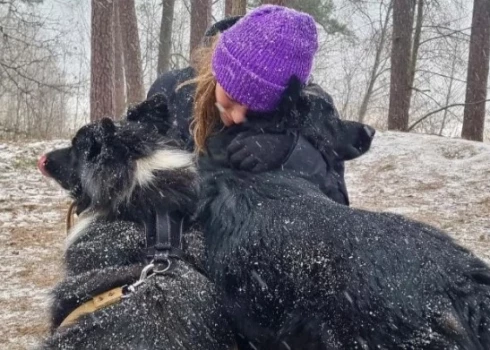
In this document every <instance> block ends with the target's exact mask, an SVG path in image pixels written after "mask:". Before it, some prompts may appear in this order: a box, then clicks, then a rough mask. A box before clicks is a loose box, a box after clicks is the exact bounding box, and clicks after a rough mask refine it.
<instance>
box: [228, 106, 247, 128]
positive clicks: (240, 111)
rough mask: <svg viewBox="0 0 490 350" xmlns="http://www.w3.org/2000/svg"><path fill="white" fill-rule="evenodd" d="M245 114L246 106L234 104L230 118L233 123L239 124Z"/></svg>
mask: <svg viewBox="0 0 490 350" xmlns="http://www.w3.org/2000/svg"><path fill="white" fill-rule="evenodd" d="M246 115H247V108H246V107H244V106H239V105H238V106H236V107H235V108H233V110H232V111H231V119H233V123H235V124H241V123H243V122H245V120H246V119H247V118H246Z"/></svg>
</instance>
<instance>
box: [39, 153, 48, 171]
mask: <svg viewBox="0 0 490 350" xmlns="http://www.w3.org/2000/svg"><path fill="white" fill-rule="evenodd" d="M47 162H48V157H46V155H45V154H43V155H42V156H41V158H39V160H38V161H37V168H38V169H39V171H40V172H41V174H43V175H44V176H49V173H48V171H47V170H46V163H47Z"/></svg>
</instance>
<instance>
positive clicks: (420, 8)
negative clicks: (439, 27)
mask: <svg viewBox="0 0 490 350" xmlns="http://www.w3.org/2000/svg"><path fill="white" fill-rule="evenodd" d="M423 21H424V0H417V18H416V21H415V33H414V36H413V45H412V56H411V59H410V76H409V81H408V86H409V87H410V89H409V90H408V94H409V97H408V98H409V102H411V100H412V91H413V87H414V82H415V71H416V69H417V59H418V55H419V47H420V36H421V34H422V23H423Z"/></svg>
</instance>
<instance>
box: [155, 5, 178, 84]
mask: <svg viewBox="0 0 490 350" xmlns="http://www.w3.org/2000/svg"><path fill="white" fill-rule="evenodd" d="M174 7H175V0H163V3H162V22H161V25H160V43H159V44H158V66H157V73H158V75H161V74H163V73H166V72H168V71H169V69H170V54H171V51H172V23H173V20H174Z"/></svg>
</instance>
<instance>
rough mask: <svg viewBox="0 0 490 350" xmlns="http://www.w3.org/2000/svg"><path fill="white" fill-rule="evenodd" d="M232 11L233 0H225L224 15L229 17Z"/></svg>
mask: <svg viewBox="0 0 490 350" xmlns="http://www.w3.org/2000/svg"><path fill="white" fill-rule="evenodd" d="M232 11H233V0H225V17H231V12H232Z"/></svg>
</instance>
